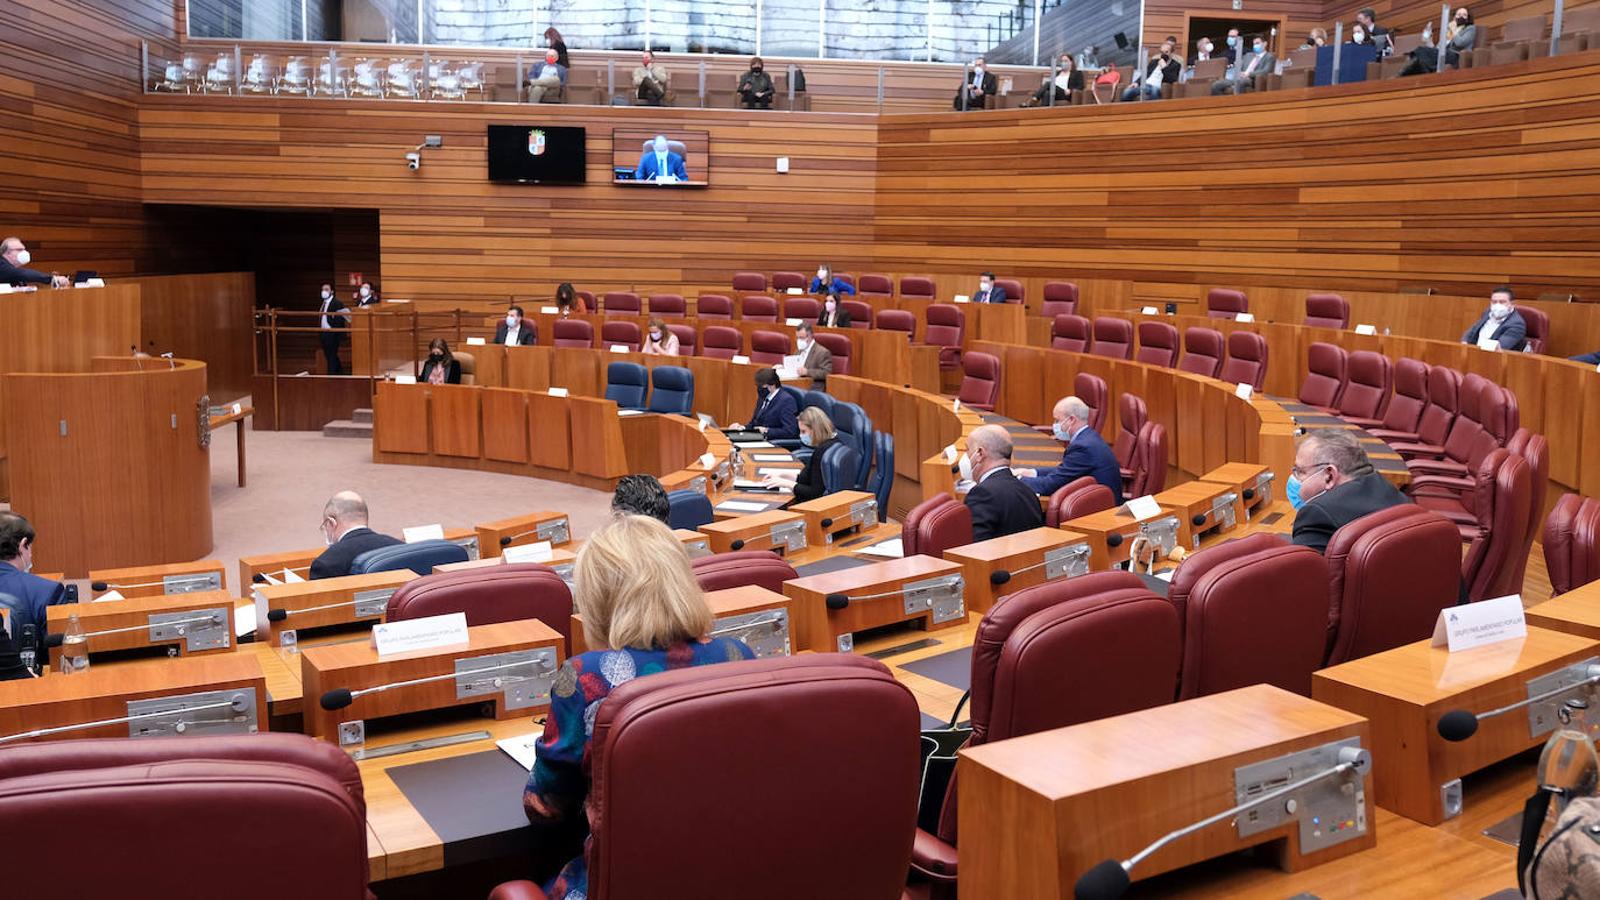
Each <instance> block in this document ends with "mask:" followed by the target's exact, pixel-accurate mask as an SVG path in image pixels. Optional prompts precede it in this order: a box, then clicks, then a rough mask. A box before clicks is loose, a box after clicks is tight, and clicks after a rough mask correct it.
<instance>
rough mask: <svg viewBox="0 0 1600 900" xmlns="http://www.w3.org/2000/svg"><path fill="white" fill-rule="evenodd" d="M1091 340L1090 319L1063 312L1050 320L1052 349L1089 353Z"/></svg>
mask: <svg viewBox="0 0 1600 900" xmlns="http://www.w3.org/2000/svg"><path fill="white" fill-rule="evenodd" d="M1091 340H1092V338H1091V336H1090V333H1089V320H1088V319H1086V318H1084V317H1083V316H1075V315H1071V314H1069V313H1063V314H1061V315H1059V316H1056V317H1055V319H1054V320H1052V321H1051V322H1050V348H1051V349H1052V350H1068V351H1071V352H1073V353H1087V352H1089V343H1090V341H1091Z"/></svg>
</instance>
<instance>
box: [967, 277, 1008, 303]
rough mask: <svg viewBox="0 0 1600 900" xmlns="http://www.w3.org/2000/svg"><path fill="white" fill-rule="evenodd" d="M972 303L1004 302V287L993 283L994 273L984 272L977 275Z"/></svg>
mask: <svg viewBox="0 0 1600 900" xmlns="http://www.w3.org/2000/svg"><path fill="white" fill-rule="evenodd" d="M972 302H973V303H1004V302H1006V289H1005V288H1003V287H1001V286H1000V285H998V284H995V283H994V273H993V272H985V273H983V274H982V275H979V276H978V292H977V293H976V294H973V295H972Z"/></svg>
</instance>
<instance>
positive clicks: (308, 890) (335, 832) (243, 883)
mask: <svg viewBox="0 0 1600 900" xmlns="http://www.w3.org/2000/svg"><path fill="white" fill-rule="evenodd" d="M241 816H246V817H248V819H249V825H248V827H241V823H240V817H241ZM366 816H367V806H366V801H365V799H364V796H363V793H362V787H361V773H360V772H359V771H357V769H356V764H355V762H354V761H353V760H352V759H351V758H350V756H349V755H348V754H346V753H345V752H344V751H342V750H340V749H339V748H338V747H335V746H334V745H333V744H331V743H329V742H327V741H320V740H315V739H313V738H309V737H306V736H304V735H298V734H252V735H239V736H233V737H183V738H164V739H159V740H129V739H127V738H110V739H100V740H67V741H45V742H39V743H31V744H19V745H16V746H13V747H10V748H9V749H7V750H5V751H4V752H0V829H3V830H4V833H5V835H6V847H7V851H6V852H7V856H8V858H9V859H11V860H12V863H11V864H10V865H8V866H7V873H6V895H7V896H9V897H68V896H71V897H133V896H139V897H195V896H227V897H230V898H241V900H281V898H283V897H312V896H315V897H340V898H351V900H357V898H363V897H370V896H371V895H370V894H369V893H368V892H367V872H368V865H367V825H366ZM63 835H74V836H76V837H78V838H82V839H83V840H63V839H62V838H63ZM268 835H270V838H269V837H265V836H268ZM96 836H103V837H99V838H96ZM102 840H104V841H114V842H115V845H116V847H117V849H116V850H115V851H112V850H106V849H103V848H102V849H95V850H91V849H90V848H99V847H100V842H101V841H102ZM263 841H266V843H263ZM180 848H181V849H180ZM265 849H270V853H271V860H270V864H266V865H255V866H250V867H248V869H247V870H245V869H241V860H260V859H261V858H262V852H263V850H265ZM175 851H176V855H174V852H175ZM179 856H181V862H180V861H178V857H179ZM133 858H142V859H144V860H145V861H146V864H142V865H138V866H136V867H133V868H130V866H129V865H128V861H129V860H130V859H133ZM159 860H166V862H165V863H159V864H158V861H159ZM205 885H211V887H209V888H208V887H204V886H205Z"/></svg>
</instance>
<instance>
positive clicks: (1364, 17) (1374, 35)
mask: <svg viewBox="0 0 1600 900" xmlns="http://www.w3.org/2000/svg"><path fill="white" fill-rule="evenodd" d="M1356 24H1357V25H1359V26H1361V29H1362V30H1363V31H1365V32H1366V36H1367V38H1368V39H1370V40H1371V41H1372V45H1373V46H1374V47H1376V48H1377V50H1378V55H1379V56H1388V55H1389V51H1390V50H1392V49H1393V45H1392V44H1391V43H1390V42H1389V29H1387V28H1385V27H1383V26H1382V25H1379V24H1378V14H1377V12H1376V11H1374V10H1373V8H1372V7H1370V6H1369V7H1367V8H1365V9H1363V10H1361V11H1360V12H1358V13H1356ZM1350 32H1351V39H1352V40H1354V39H1355V33H1356V31H1355V29H1354V28H1352V29H1350ZM1356 43H1358V44H1359V43H1361V42H1360V41H1356Z"/></svg>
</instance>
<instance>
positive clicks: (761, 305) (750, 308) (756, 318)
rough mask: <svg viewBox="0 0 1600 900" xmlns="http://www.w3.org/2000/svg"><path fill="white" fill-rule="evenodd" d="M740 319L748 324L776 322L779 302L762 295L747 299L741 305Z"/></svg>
mask: <svg viewBox="0 0 1600 900" xmlns="http://www.w3.org/2000/svg"><path fill="white" fill-rule="evenodd" d="M739 318H741V319H743V320H745V321H746V322H776V321H778V301H776V300H774V299H772V298H771V297H767V296H763V295H760V294H756V295H753V296H749V297H746V298H744V301H743V302H741V303H740V304H739Z"/></svg>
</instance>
